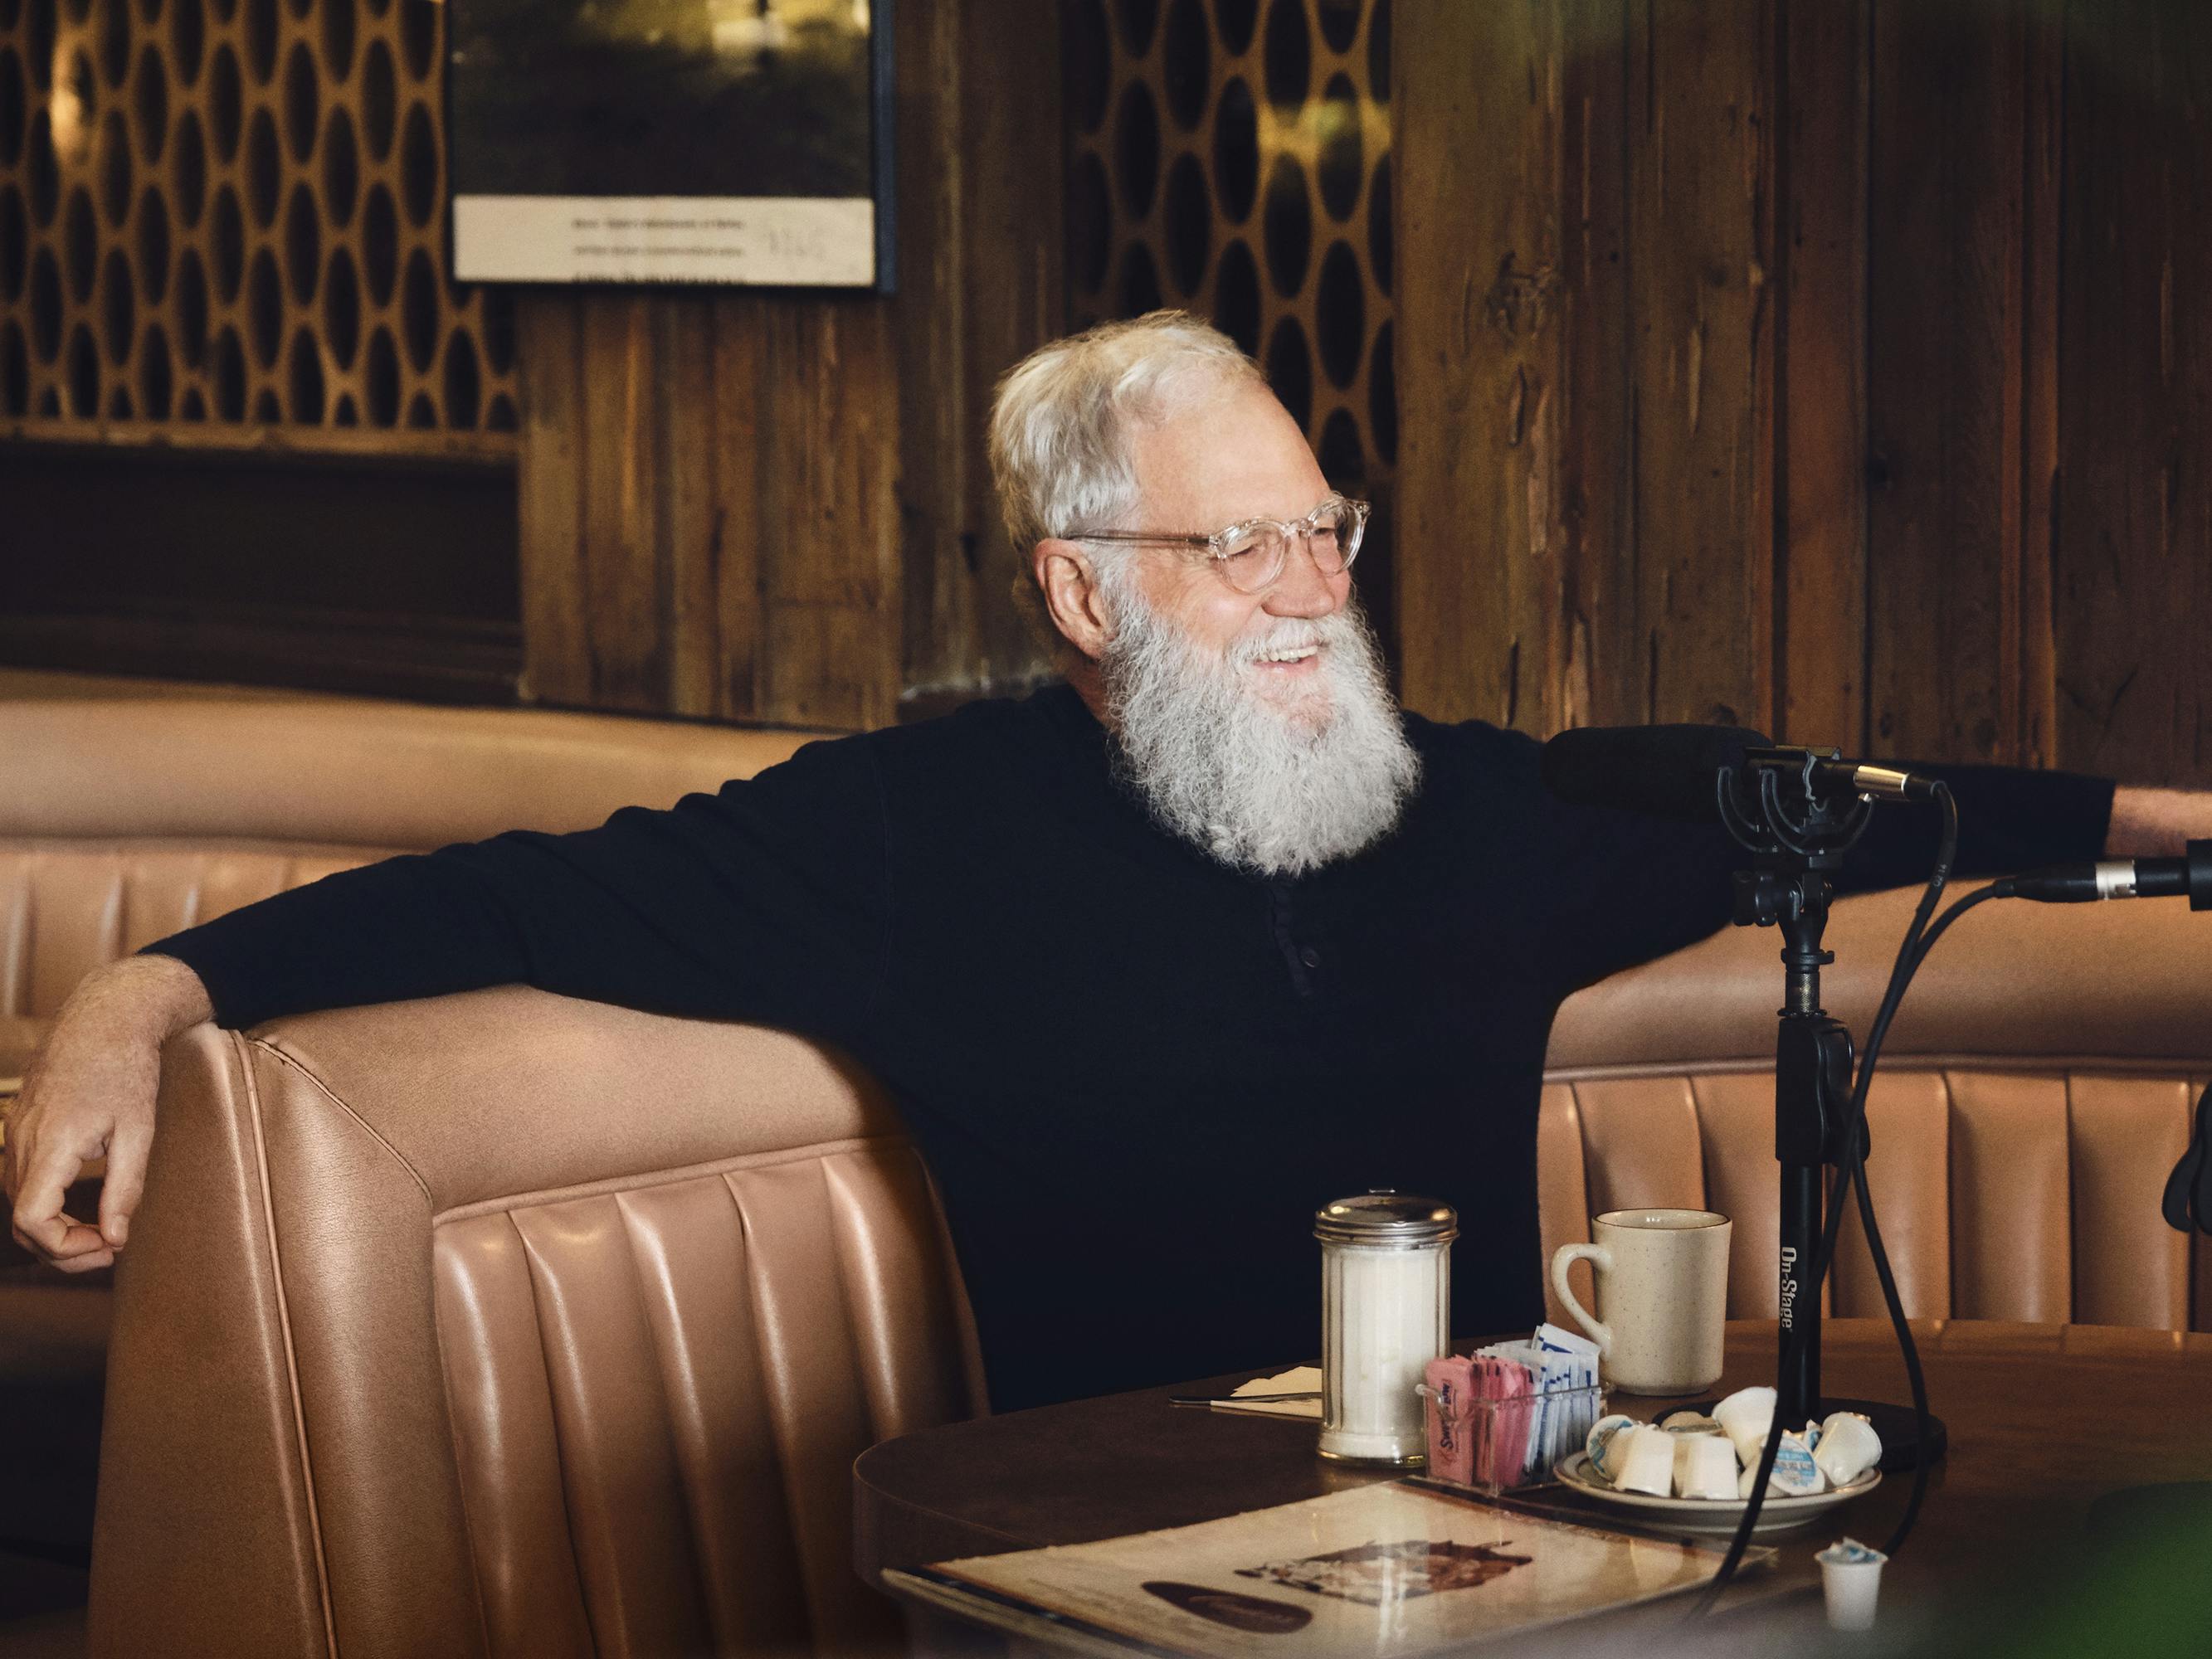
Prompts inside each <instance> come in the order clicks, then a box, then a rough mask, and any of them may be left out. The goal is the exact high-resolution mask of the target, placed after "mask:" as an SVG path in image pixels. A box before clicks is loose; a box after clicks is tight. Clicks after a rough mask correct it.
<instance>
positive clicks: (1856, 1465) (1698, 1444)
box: [1553, 1389, 1881, 1537]
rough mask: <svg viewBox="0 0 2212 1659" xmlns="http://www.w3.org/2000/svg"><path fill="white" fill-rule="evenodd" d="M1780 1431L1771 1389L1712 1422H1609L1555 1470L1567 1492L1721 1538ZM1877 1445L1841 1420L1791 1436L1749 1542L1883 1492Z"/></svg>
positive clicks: (1686, 1418) (1738, 1401)
mask: <svg viewBox="0 0 2212 1659" xmlns="http://www.w3.org/2000/svg"><path fill="white" fill-rule="evenodd" d="M1773 1422H1774V1390H1773V1389H1743V1390H1742V1391H1741V1393H1737V1394H1732V1395H1729V1397H1728V1398H1727V1399H1725V1400H1723V1401H1721V1402H1720V1404H1719V1405H1717V1406H1716V1407H1713V1413H1712V1415H1711V1417H1701V1416H1699V1414H1698V1413H1695V1412H1676V1413H1674V1415H1672V1416H1671V1417H1668V1418H1666V1419H1662V1421H1661V1422H1658V1423H1656V1424H1652V1423H1638V1422H1635V1421H1633V1420H1632V1419H1628V1418H1626V1417H1618V1416H1615V1417H1607V1418H1605V1419H1602V1420H1601V1421H1600V1422H1599V1423H1598V1424H1597V1425H1596V1426H1595V1427H1594V1428H1593V1429H1591V1430H1590V1432H1589V1441H1588V1442H1587V1443H1586V1444H1585V1445H1584V1447H1583V1449H1582V1450H1581V1451H1578V1452H1576V1453H1574V1454H1572V1455H1570V1456H1568V1457H1566V1458H1565V1459H1563V1460H1561V1461H1560V1462H1559V1463H1558V1464H1557V1465H1556V1466H1555V1467H1554V1468H1553V1474H1555V1475H1556V1476H1557V1477H1558V1478H1559V1481H1560V1482H1561V1484H1563V1485H1565V1486H1569V1487H1571V1488H1572V1489H1573V1490H1574V1491H1576V1492H1586V1493H1588V1494H1589V1496H1590V1497H1592V1498H1595V1499H1597V1500H1598V1501H1599V1502H1601V1503H1602V1504H1607V1505H1608V1506H1610V1507H1612V1508H1614V1509H1618V1510H1625V1511H1630V1512H1632V1513H1635V1514H1636V1515H1637V1516H1638V1517H1639V1518H1640V1519H1642V1520H1643V1521H1644V1522H1646V1523H1648V1524H1651V1525H1656V1526H1660V1527H1663V1528H1667V1529H1668V1530H1669V1531H1676V1532H1686V1533H1698V1534H1711V1535H1713V1536H1717V1537H1724V1536H1726V1535H1728V1534H1730V1533H1733V1532H1734V1531H1735V1528H1736V1524H1737V1523H1738V1522H1740V1521H1741V1520H1742V1519H1743V1510H1744V1505H1745V1504H1746V1503H1747V1501H1748V1500H1749V1499H1750V1497H1751V1480H1752V1475H1753V1473H1754V1472H1755V1471H1756V1469H1757V1468H1758V1465H1759V1454H1760V1452H1761V1451H1762V1450H1763V1449H1764V1448H1765V1443H1766V1435H1767V1431H1768V1430H1769V1428H1771V1426H1772V1425H1773ZM1880 1460H1881V1437H1880V1436H1879V1435H1877V1434H1876V1433H1875V1431H1874V1425H1872V1424H1870V1423H1869V1422H1868V1421H1867V1420H1866V1419H1864V1418H1863V1417H1859V1416H1856V1415H1854V1414H1852V1413H1848V1412H1837V1413H1832V1415H1831V1416H1829V1418H1828V1419H1826V1421H1825V1422H1821V1423H1808V1424H1807V1425H1805V1426H1804V1427H1803V1428H1802V1430H1799V1431H1795V1432H1785V1433H1784V1435H1783V1437H1782V1447H1781V1450H1780V1453H1779V1455H1778V1456H1777V1457H1776V1459H1775V1463H1774V1470H1773V1473H1772V1474H1771V1475H1770V1476H1769V1477H1768V1479H1767V1484H1766V1502H1765V1504H1762V1505H1761V1506H1760V1508H1759V1522H1758V1524H1757V1525H1756V1526H1755V1527H1754V1528H1753V1533H1754V1534H1756V1535H1758V1536H1760V1537H1765V1536H1769V1535H1772V1534H1782V1533H1788V1532H1795V1531H1796V1530H1797V1529H1798V1528H1801V1527H1808V1526H1810V1525H1812V1524H1813V1523H1814V1522H1815V1521H1817V1520H1819V1519H1820V1516H1823V1515H1826V1513H1827V1512H1828V1511H1829V1510H1832V1509H1835V1508H1837V1507H1838V1506H1839V1505H1841V1504H1848V1503H1850V1502H1851V1500H1852V1499H1854V1498H1863V1497H1864V1496H1866V1494H1867V1493H1869V1492H1872V1491H1873V1490H1874V1489H1875V1487H1876V1486H1880V1485H1881V1470H1880V1469H1879V1468H1876V1467H1875V1465H1876V1463H1877V1462H1879V1461H1880Z"/></svg>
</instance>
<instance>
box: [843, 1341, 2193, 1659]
mask: <svg viewBox="0 0 2212 1659" xmlns="http://www.w3.org/2000/svg"><path fill="white" fill-rule="evenodd" d="M1914 1331H1915V1334H1916V1336H1917V1339H1918V1341H1919V1346H1920V1352H1921V1355H1922V1359H1923V1365H1924V1367H1925V1370H1926V1374H1927V1377H1928V1386H1929V1395H1930V1404H1931V1406H1932V1407H1933V1408H1934V1410H1935V1411H1936V1413H1937V1414H1938V1415H1940V1416H1941V1417H1942V1418H1943V1419H1944V1420H1945V1421H1946V1423H1947V1424H1948V1426H1949V1429H1950V1435H1951V1449H1950V1455H1948V1457H1947V1458H1946V1459H1945V1460H1944V1462H1942V1463H1941V1464H1940V1465H1938V1466H1937V1468H1936V1470H1935V1472H1934V1477H1933V1479H1932V1480H1931V1481H1930V1483H1929V1495H1928V1498H1927V1502H1926V1505H1925V1507H1924V1508H1923V1510H1922V1512H1921V1516H1920V1520H1919V1522H1918V1524H1917V1527H1916V1528H1915V1530H1914V1532H1913V1534H1912V1537H1911V1541H1909V1542H1908V1543H1907V1545H1906V1546H1905V1549H1904V1550H1903V1551H1902V1552H1901V1553H1899V1557H1898V1559H1896V1560H1895V1561H1894V1562H1893V1563H1892V1565H1890V1566H1889V1568H1887V1570H1886V1571H1885V1574H1884V1578H1883V1585H1882V1617H1883V1623H1884V1626H1885V1627H1905V1626H1910V1625H1911V1623H1912V1622H1914V1621H1916V1620H1922V1619H1924V1618H1927V1617H1929V1616H1933V1615H1934V1614H1936V1613H1939V1612H1940V1611H1941V1609H1942V1607H1943V1606H1944V1605H1945V1604H1946V1603H1947V1601H1953V1600H1954V1599H1955V1598H1956V1597H1957V1596H1958V1595H1959V1594H1960V1586H1961V1585H1963V1584H1969V1583H1973V1582H1975V1581H1977V1580H1978V1579H1980V1578H1983V1577H1987V1576H1988V1575H1989V1574H1990V1573H1991V1572H1992V1571H2002V1569H2003V1568H2004V1567H2005V1566H2006V1565H2007V1564H2008V1563H2011V1564H2015V1565H2016V1564H2018V1563H2021V1562H2024V1561H2034V1560H2038V1559H2043V1560H2048V1561H2049V1562H2051V1564H2053V1566H2054V1570H2063V1564H2065V1563H2067V1562H2069V1561H2073V1560H2075V1559H2078V1558H2079V1553H2080V1552H2079V1546H2080V1544H2081V1540H2082V1538H2083V1535H2084V1524H2085V1518H2086V1517H2087V1513H2088V1510H2089V1507H2090V1504H2092V1502H2093V1500H2095V1499H2096V1498H2100V1497H2101V1496H2103V1495H2104V1494H2105V1493H2106V1492H2113V1491H2116V1490H2118V1489H2119V1488H2122V1487H2125V1486H2136V1485H2140V1484H2143V1483H2147V1482H2156V1481H2173V1480H2212V1334H2204V1335H2199V1334H2186V1335H2184V1334H2174V1333H2169V1332H2164V1331H2145V1330H2128V1329H2121V1328H2113V1327H2108V1326H2086V1325H2072V1326H2057V1325H2021V1324H1997V1323H1987V1322H1966V1321H1948V1322H1942V1321H1937V1322H1926V1323H1923V1324H1917V1325H1916V1326H1915V1327H1914ZM1774 1339H1775V1328H1774V1325H1773V1323H1772V1322H1771V1321H1769V1322H1735V1323H1732V1324H1730V1326H1729V1337H1728V1369H1727V1372H1726V1375H1725V1376H1724V1377H1723V1381H1722V1383H1720V1384H1719V1385H1718V1386H1717V1388H1716V1389H1713V1390H1710V1391H1708V1393H1707V1396H1706V1397H1708V1398H1710V1397H1711V1395H1716V1394H1721V1393H1725V1392H1728V1391H1729V1390H1730V1389H1737V1388H1741V1387H1744V1386H1747V1385H1748V1384H1751V1383H1771V1381H1772V1380H1773V1371H1774ZM1824 1345H1825V1351H1826V1352H1825V1362H1824V1373H1823V1377H1822V1382H1823V1385H1824V1388H1825V1389H1826V1392H1827V1393H1829V1394H1831V1395H1856V1396H1859V1397H1863V1398H1868V1399H1875V1400H1890V1401H1899V1402H1900V1403H1902V1402H1906V1401H1909V1400H1910V1397H1911V1396H1910V1395H1909V1393H1908V1391H1907V1387H1906V1383H1905V1369H1904V1365H1903V1363H1902V1362H1901V1361H1900V1360H1899V1358H1898V1357H1897V1352H1896V1342H1895V1338H1894V1336H1893V1334H1892V1333H1891V1331H1890V1329H1889V1328H1888V1326H1887V1324H1885V1323H1881V1322H1875V1321H1867V1320H1836V1321H1832V1322H1829V1323H1828V1325H1827V1326H1826V1330H1825V1333H1824ZM1244 1375H1246V1374H1239V1375H1238V1376H1233V1377H1231V1378H1228V1379H1226V1380H1225V1381H1216V1382H1211V1383H1204V1384H1200V1385H1195V1386H1193V1385H1188V1384H1178V1385H1176V1386H1175V1387H1172V1388H1163V1389H1150V1390H1145V1391H1140V1392H1138V1393H1133V1394H1125V1395H1109V1396H1106V1397H1104V1398H1103V1399H1097V1400H1086V1401H1073V1402H1070V1403H1068V1404H1066V1405H1061V1406H1049V1407H1042V1408H1041V1409H1038V1410H1036V1411H1028V1412H1018V1413H1013V1414H1012V1415H1010V1416H1006V1417H1000V1418H989V1419H981V1420H978V1421H975V1422H972V1423H962V1424H954V1425H948V1426H946V1427H944V1428H939V1429H932V1430H927V1431H924V1432H921V1433H919V1434H912V1435H907V1436H904V1437H901V1438H899V1439H896V1440H892V1441H887V1442H885V1443H884V1444H882V1445H879V1446H877V1447H875V1448H873V1449H871V1450H869V1451H868V1452H866V1453H865V1454H863V1455H861V1457H860V1459H859V1461H858V1462H856V1463H855V1464H854V1473H853V1478H854V1506H855V1513H854V1538H855V1547H856V1561H857V1565H858V1566H859V1568H860V1572H861V1574H862V1576H863V1577H866V1579H867V1580H868V1581H869V1582H870V1583H873V1584H876V1585H877V1586H878V1588H883V1581H882V1578H881V1574H882V1572H883V1571H884V1569H885V1568H887V1567H909V1566H919V1565H925V1564H927V1563H929V1562H932V1561H941V1560H946V1559H953V1558H957V1557H960V1556H968V1555H987V1554H995V1553H999V1552H1001V1551H1005V1550H1016V1549H1028V1548H1032V1547H1037V1546H1040V1545H1045V1544H1073V1543H1083V1542H1087V1541H1091V1540H1093V1539H1099V1538H1111V1537H1115V1536H1118V1535H1120V1534H1125V1533H1133V1532H1142V1531H1148V1530H1152V1529H1154V1528H1164V1527H1176V1526H1183V1525H1188V1524H1190V1523H1192V1522H1200V1521H1207V1520H1213V1519H1216V1518H1218V1517H1219V1516H1225V1515H1232V1514H1236V1513H1238V1512H1240V1511H1242V1510H1255V1509H1263V1508H1266V1507H1268V1506H1269V1505H1272V1504H1288V1503H1294V1502H1297V1501H1300V1500H1302V1499H1305V1498H1315V1497H1318V1496H1321V1495H1323V1494H1325V1493H1328V1492H1337V1491H1340V1490H1342V1489H1344V1488H1346V1487H1347V1486H1359V1485H1364V1484H1365V1483H1366V1482H1368V1481H1370V1480H1378V1479H1389V1478H1390V1477H1389V1474H1388V1473H1387V1472H1384V1473H1379V1474H1378V1473H1377V1472H1375V1471H1370V1470H1360V1469H1354V1468H1346V1467H1345V1466H1343V1465H1340V1464H1334V1463H1328V1462H1323V1461H1322V1459H1321V1458H1319V1457H1317V1456H1316V1455H1315V1454H1314V1449H1313V1448H1314V1433H1315V1429H1314V1425H1313V1424H1311V1423H1310V1422H1299V1421H1295V1420H1291V1419H1272V1418H1255V1417H1243V1416H1233V1415H1231V1414H1228V1413H1219V1412H1206V1411H1194V1410H1188V1409H1176V1408H1173V1407H1169V1406H1168V1405H1167V1403H1166V1397H1167V1396H1168V1395H1170V1394H1176V1393H1186V1392H1204V1393H1212V1394H1218V1393H1226V1392H1227V1391H1228V1387H1229V1386H1231V1385H1233V1384H1234V1383H1237V1382H1240V1381H1242V1380H1243V1376H1244ZM1609 1403H1610V1406H1611V1407H1612V1408H1613V1409H1614V1410H1621V1411H1626V1412H1628V1413H1631V1414H1632V1415H1637V1416H1656V1415H1662V1414H1664V1413H1666V1412H1668V1411H1670V1410H1673V1409H1674V1404H1672V1403H1670V1402H1667V1401H1654V1400H1638V1399H1637V1398H1635V1397H1633V1396H1630V1395H1616V1396H1614V1397H1613V1399H1612V1400H1611V1401H1610V1402H1609ZM1910 1489H1911V1475H1910V1474H1893V1475H1891V1476H1889V1477H1887V1479H1886V1480H1885V1481H1884V1482H1883V1485H1882V1486H1881V1489H1880V1490H1878V1491H1877V1492H1875V1493H1873V1494H1872V1495H1870V1496H1869V1497H1867V1498H1863V1499H1861V1500H1860V1501H1858V1502H1857V1503H1856V1504H1850V1505H1849V1506H1848V1507H1846V1508H1845V1509H1843V1510H1838V1511H1837V1512H1836V1513H1835V1514H1834V1515H1833V1516H1830V1517H1828V1518H1826V1519H1825V1520H1824V1521H1823V1522H1820V1524H1819V1525H1817V1526H1816V1527H1815V1528H1813V1529H1812V1530H1810V1531H1808V1532H1805V1533H1801V1534H1793V1535H1790V1536H1788V1537H1784V1538H1783V1539H1779V1540H1777V1541H1775V1542H1776V1543H1777V1544H1778V1546H1779V1547H1780V1549H1781V1559H1780V1561H1779V1563H1778V1568H1777V1572H1776V1575H1775V1577H1773V1579H1772V1580H1771V1581H1770V1583H1768V1584H1767V1585H1766V1586H1765V1587H1763V1590H1762V1591H1760V1592H1759V1593H1758V1594H1754V1595H1752V1596H1748V1597H1747V1598H1745V1599H1746V1601H1760V1602H1761V1603H1762V1605H1763V1607H1764V1611H1762V1612H1760V1613H1759V1614H1758V1615H1757V1617H1758V1618H1759V1620H1763V1621H1765V1625H1766V1626H1769V1627H1768V1628H1765V1629H1763V1630H1762V1631H1761V1632H1759V1634H1758V1636H1757V1639H1756V1640H1753V1641H1747V1643H1746V1645H1747V1646H1750V1647H1756V1646H1758V1645H1759V1644H1761V1643H1766V1642H1771V1640H1772V1639H1773V1638H1774V1637H1775V1635H1776V1632H1774V1631H1773V1630H1772V1629H1771V1624H1772V1622H1773V1621H1774V1620H1776V1619H1777V1618H1784V1619H1786V1620H1791V1621H1794V1622H1796V1623H1797V1624H1799V1625H1803V1626H1808V1628H1809V1629H1813V1630H1817V1629H1818V1627H1819V1626H1818V1613H1817V1605H1816V1604H1815V1603H1814V1602H1813V1601H1810V1600H1809V1599H1808V1598H1807V1597H1805V1596H1802V1595H1797V1596H1793V1597H1790V1598H1789V1599H1788V1603H1787V1607H1786V1610H1785V1611H1783V1612H1779V1613H1778V1612H1777V1610H1776V1601H1775V1591H1776V1589H1778V1588H1780V1589H1785V1590H1792V1589H1795V1590H1802V1589H1809V1588H1811V1587H1813V1586H1814V1585H1817V1583H1818V1582H1819V1571H1818V1569H1817V1567H1816V1566H1815V1565H1814V1562H1813V1559H1812V1557H1813V1553H1814V1551H1815V1550H1817V1549H1819V1548H1820V1547H1823V1546H1825V1545H1826V1544H1827V1543H1829V1542H1831V1541H1832V1540H1833V1539H1834V1538H1836V1537H1837V1536H1839V1535H1841V1534H1844V1533H1845V1532H1848V1533H1849V1534H1851V1535H1852V1536H1854V1537H1857V1538H1860V1539H1863V1540H1864V1541H1867V1542H1869V1543H1874V1544H1880V1543H1881V1541H1882V1540H1884V1539H1885V1538H1887V1536H1888V1535H1889V1533H1890V1530H1891V1528H1893V1526H1894V1525H1895V1524H1896V1522H1897V1519H1898V1517H1899V1515H1900V1514H1901V1513H1902V1511H1903V1510H1904V1507H1905V1499H1906V1496H1907V1493H1908V1492H1909V1491H1910ZM1545 1498H1546V1501H1547V1502H1550V1501H1553V1499H1554V1498H1556V1501H1557V1502H1558V1503H1559V1504H1560V1505H1561V1506H1562V1507H1575V1508H1582V1509H1588V1510H1590V1511H1591V1512H1592V1513H1593V1514H1596V1515H1601V1516H1605V1515H1609V1514H1610V1513H1611V1512H1610V1511H1607V1510H1602V1509H1601V1508H1600V1507H1599V1506H1597V1505H1595V1504H1591V1503H1589V1501H1588V1500H1585V1499H1582V1498H1578V1497H1577V1496H1576V1495H1575V1494H1573V1493H1571V1492H1565V1490H1564V1489H1555V1490H1554V1491H1553V1492H1547V1493H1546V1494H1545ZM2208 1576H2212V1575H2208ZM1707 1647H1708V1649H1710V1648H1711V1644H1707Z"/></svg>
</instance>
